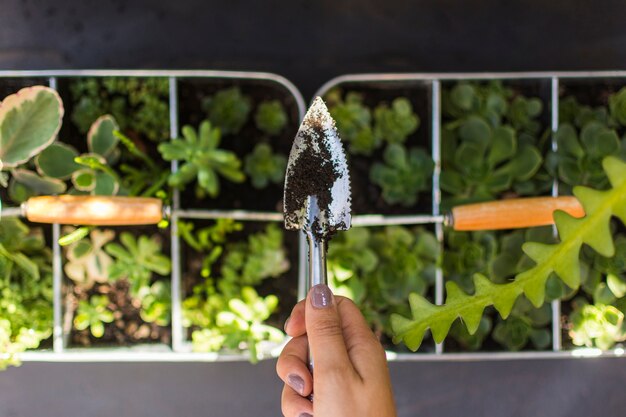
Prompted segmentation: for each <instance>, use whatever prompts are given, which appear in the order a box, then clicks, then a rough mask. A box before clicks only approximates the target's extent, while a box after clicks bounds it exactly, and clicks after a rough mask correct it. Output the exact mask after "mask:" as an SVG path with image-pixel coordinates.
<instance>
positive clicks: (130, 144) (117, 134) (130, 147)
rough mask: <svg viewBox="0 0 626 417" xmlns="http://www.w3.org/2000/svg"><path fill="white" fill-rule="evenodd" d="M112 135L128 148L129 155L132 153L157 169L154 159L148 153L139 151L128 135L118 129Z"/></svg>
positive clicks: (151, 167) (152, 168)
mask: <svg viewBox="0 0 626 417" xmlns="http://www.w3.org/2000/svg"><path fill="white" fill-rule="evenodd" d="M113 135H114V136H115V137H116V138H118V139H119V140H120V142H122V145H124V146H125V147H126V149H128V152H130V153H131V155H134V156H136V157H137V158H139V159H141V160H142V161H144V162H145V163H146V164H148V167H150V169H151V170H153V171H158V170H159V168H158V167H157V165H156V164H155V163H154V161H153V160H152V159H151V158H150V157H149V156H148V155H146V154H145V153H143V152H142V151H140V150H139V148H137V145H135V143H134V142H133V141H132V140H131V139H130V138H129V137H128V136H126V135H124V134H123V133H122V132H120V131H119V130H114V131H113Z"/></svg>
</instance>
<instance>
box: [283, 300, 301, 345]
mask: <svg viewBox="0 0 626 417" xmlns="http://www.w3.org/2000/svg"><path fill="white" fill-rule="evenodd" d="M305 305H306V300H302V301H300V302H299V303H298V304H296V306H295V307H294V308H293V310H292V311H291V315H290V316H289V319H287V322H286V323H285V333H287V334H288V335H289V336H291V337H298V336H302V335H303V334H305V333H306V324H305V322H304V308H305Z"/></svg>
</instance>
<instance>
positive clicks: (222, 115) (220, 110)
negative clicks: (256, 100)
mask: <svg viewBox="0 0 626 417" xmlns="http://www.w3.org/2000/svg"><path fill="white" fill-rule="evenodd" d="M202 107H203V108H204V110H205V111H206V112H207V118H208V120H209V121H210V122H211V125H213V126H216V127H218V128H219V129H220V130H221V132H222V133H223V134H224V135H236V134H237V133H239V131H240V130H241V128H242V127H243V126H244V125H245V124H246V122H247V121H248V116H249V114H250V111H251V110H252V101H251V100H250V98H249V97H248V96H245V95H243V94H241V90H240V89H239V88H237V87H233V88H227V89H224V90H220V91H218V92H217V93H215V94H214V95H213V96H211V97H209V98H207V99H206V100H204V102H203V104H202Z"/></svg>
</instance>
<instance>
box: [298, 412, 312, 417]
mask: <svg viewBox="0 0 626 417" xmlns="http://www.w3.org/2000/svg"><path fill="white" fill-rule="evenodd" d="M298 417H313V416H312V415H311V414H309V413H302V414H300V415H299V416H298Z"/></svg>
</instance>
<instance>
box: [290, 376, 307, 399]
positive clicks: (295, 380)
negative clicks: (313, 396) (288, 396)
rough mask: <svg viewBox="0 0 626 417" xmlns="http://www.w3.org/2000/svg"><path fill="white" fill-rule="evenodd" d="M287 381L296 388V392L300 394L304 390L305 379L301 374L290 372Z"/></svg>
mask: <svg viewBox="0 0 626 417" xmlns="http://www.w3.org/2000/svg"><path fill="white" fill-rule="evenodd" d="M287 382H288V383H289V386H290V387H291V388H293V389H294V390H296V392H297V393H298V394H300V395H302V393H303V392H304V379H302V378H300V376H299V375H295V374H289V376H287Z"/></svg>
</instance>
